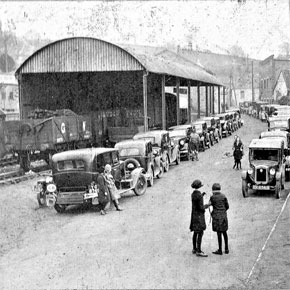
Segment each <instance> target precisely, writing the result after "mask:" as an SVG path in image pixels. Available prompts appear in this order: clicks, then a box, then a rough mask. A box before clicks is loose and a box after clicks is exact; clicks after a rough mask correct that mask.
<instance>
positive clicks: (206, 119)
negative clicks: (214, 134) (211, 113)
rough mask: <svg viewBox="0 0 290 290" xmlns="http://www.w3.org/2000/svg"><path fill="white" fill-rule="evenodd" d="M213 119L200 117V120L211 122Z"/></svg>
mask: <svg viewBox="0 0 290 290" xmlns="http://www.w3.org/2000/svg"><path fill="white" fill-rule="evenodd" d="M213 118H214V117H202V118H201V120H205V121H211V120H212V119H213Z"/></svg>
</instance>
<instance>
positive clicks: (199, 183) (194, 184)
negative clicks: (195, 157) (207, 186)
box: [191, 179, 203, 189]
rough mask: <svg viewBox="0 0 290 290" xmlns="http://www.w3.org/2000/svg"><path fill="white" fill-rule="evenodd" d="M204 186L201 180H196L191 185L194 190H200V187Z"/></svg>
mask: <svg viewBox="0 0 290 290" xmlns="http://www.w3.org/2000/svg"><path fill="white" fill-rule="evenodd" d="M202 186H203V184H202V182H201V181H200V180H199V179H196V180H194V181H193V182H192V184H191V187H192V188H196V189H197V188H200V187H202Z"/></svg>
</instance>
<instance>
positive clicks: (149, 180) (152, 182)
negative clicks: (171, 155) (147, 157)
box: [147, 169, 154, 187]
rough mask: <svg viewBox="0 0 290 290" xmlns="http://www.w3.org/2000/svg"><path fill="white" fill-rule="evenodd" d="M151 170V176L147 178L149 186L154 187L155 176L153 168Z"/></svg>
mask: <svg viewBox="0 0 290 290" xmlns="http://www.w3.org/2000/svg"><path fill="white" fill-rule="evenodd" d="M150 171H151V174H150V178H149V179H148V180H147V182H148V186H149V187H152V186H153V184H154V176H153V171H152V169H151V170H150Z"/></svg>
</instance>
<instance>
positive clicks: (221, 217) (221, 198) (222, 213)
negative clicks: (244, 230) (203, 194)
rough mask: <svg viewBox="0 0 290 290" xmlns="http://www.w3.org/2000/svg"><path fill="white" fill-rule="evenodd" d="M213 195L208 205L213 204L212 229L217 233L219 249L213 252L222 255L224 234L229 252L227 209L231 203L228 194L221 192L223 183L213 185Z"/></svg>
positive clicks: (227, 251) (226, 249) (226, 251)
mask: <svg viewBox="0 0 290 290" xmlns="http://www.w3.org/2000/svg"><path fill="white" fill-rule="evenodd" d="M212 192H213V195H212V196H211V197H210V200H209V203H208V206H212V208H213V210H212V213H211V216H212V230H213V231H214V232H216V233H217V238H218V249H217V250H216V251H215V252H213V254H216V255H222V254H223V251H222V236H223V237H224V242H225V254H229V245H228V234H227V230H228V218H227V210H228V209H229V203H228V200H227V198H226V196H225V195H224V194H223V193H221V185H220V184H219V183H214V184H213V185H212Z"/></svg>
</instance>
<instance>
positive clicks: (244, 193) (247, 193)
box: [242, 179, 249, 198]
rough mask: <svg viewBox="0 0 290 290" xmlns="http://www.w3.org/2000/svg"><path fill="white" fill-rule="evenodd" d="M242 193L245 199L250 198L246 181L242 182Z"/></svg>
mask: <svg viewBox="0 0 290 290" xmlns="http://www.w3.org/2000/svg"><path fill="white" fill-rule="evenodd" d="M242 193H243V197H244V198H246V197H248V196H249V189H248V184H247V181H246V180H245V179H243V180H242Z"/></svg>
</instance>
